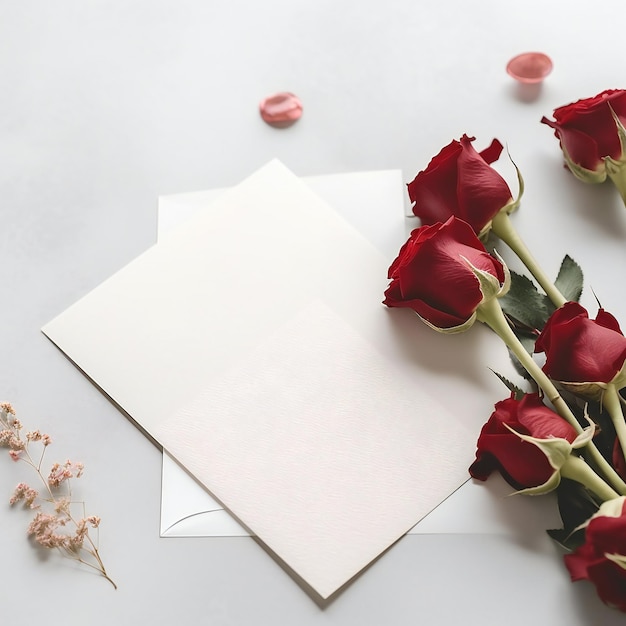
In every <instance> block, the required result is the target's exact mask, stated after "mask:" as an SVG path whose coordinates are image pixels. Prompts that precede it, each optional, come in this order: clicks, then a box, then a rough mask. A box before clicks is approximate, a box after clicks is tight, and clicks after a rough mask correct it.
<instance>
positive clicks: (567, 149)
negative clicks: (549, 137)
mask: <svg viewBox="0 0 626 626" xmlns="http://www.w3.org/2000/svg"><path fill="white" fill-rule="evenodd" d="M611 110H612V111H613V112H611ZM613 113H615V115H616V116H617V118H618V119H619V120H620V122H621V123H622V124H626V90H624V89H608V90H607V91H603V92H602V93H599V94H598V95H597V96H594V97H593V98H585V99H583V100H578V101H577V102H574V103H572V104H568V105H566V106H562V107H559V108H558V109H555V110H554V121H552V120H549V119H547V118H546V117H543V118H541V122H542V123H543V124H547V125H548V126H550V127H551V128H554V134H555V136H556V137H557V138H558V139H559V143H560V145H561V149H562V150H563V155H564V157H565V161H566V163H567V165H568V167H569V168H570V169H571V170H572V172H573V173H574V175H576V176H577V177H578V178H580V179H581V180H583V181H584V182H602V181H603V180H604V179H605V178H606V175H607V171H606V168H605V161H604V159H605V158H606V157H610V158H611V159H614V160H615V161H619V160H621V159H622V158H623V157H624V155H623V154H622V146H621V142H620V138H619V133H618V125H617V123H616V121H615V119H614V118H613Z"/></svg>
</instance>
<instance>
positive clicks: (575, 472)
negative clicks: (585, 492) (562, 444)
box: [560, 454, 619, 500]
mask: <svg viewBox="0 0 626 626" xmlns="http://www.w3.org/2000/svg"><path fill="white" fill-rule="evenodd" d="M560 472H561V476H562V477H563V478H569V479H571V480H575V481H576V482H578V483H580V484H581V485H584V486H585V487H587V489H590V490H591V491H593V492H594V493H595V494H596V495H597V496H599V497H600V498H602V499H603V500H613V499H614V498H619V494H618V493H616V492H615V491H613V489H611V487H609V486H608V485H607V484H606V483H605V482H604V481H603V480H602V479H601V478H600V477H599V476H598V475H597V474H596V473H595V472H594V471H593V470H592V469H591V468H590V467H589V465H587V463H585V462H584V461H583V460H582V459H581V458H580V457H578V456H574V455H571V454H570V456H569V457H568V458H567V460H566V461H565V463H564V464H563V465H562V466H561V470H560Z"/></svg>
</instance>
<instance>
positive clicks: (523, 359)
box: [476, 298, 626, 495]
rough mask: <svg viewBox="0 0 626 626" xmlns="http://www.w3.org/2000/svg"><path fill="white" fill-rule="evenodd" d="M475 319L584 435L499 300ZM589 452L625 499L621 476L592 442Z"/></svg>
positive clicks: (489, 302)
mask: <svg viewBox="0 0 626 626" xmlns="http://www.w3.org/2000/svg"><path fill="white" fill-rule="evenodd" d="M476 317H477V319H478V320H479V321H481V322H483V323H485V324H487V326H489V328H491V330H493V331H494V332H495V333H496V335H498V337H500V339H502V341H504V343H505V344H506V345H507V346H508V347H509V348H510V349H511V351H512V352H513V354H515V356H516V357H517V358H518V359H519V361H520V363H521V364H522V365H523V366H524V368H526V370H527V371H528V373H529V374H530V375H531V376H532V377H533V379H534V380H535V382H536V383H537V384H538V385H539V387H541V389H542V390H543V392H544V393H545V394H546V396H547V398H548V400H549V401H550V402H551V403H552V404H553V406H554V408H555V409H556V411H557V413H558V414H559V415H560V416H561V417H562V418H563V419H565V420H566V421H567V422H569V423H570V424H571V425H572V426H573V427H574V428H575V429H576V432H577V433H581V432H582V430H583V428H582V426H581V425H580V424H579V423H578V420H577V419H576V418H575V417H574V414H573V413H572V411H571V410H570V408H569V407H568V406H567V403H566V402H565V400H563V398H562V397H561V395H560V394H559V392H558V390H557V388H556V387H555V386H554V384H553V383H552V381H551V380H550V379H549V378H548V377H547V376H546V374H545V373H544V372H543V371H542V369H541V368H540V367H539V365H537V363H536V362H535V361H534V360H533V358H532V357H531V356H530V354H528V352H526V348H524V346H523V345H522V344H521V342H520V340H519V339H518V338H517V336H516V335H515V333H514V332H513V331H512V330H511V327H510V326H509V323H508V322H507V320H506V318H505V317H504V313H503V312H502V308H501V307H500V303H499V302H498V300H497V299H496V298H491V299H490V300H487V301H486V302H483V303H482V304H481V305H480V306H479V307H478V309H477V311H476ZM586 448H587V449H588V451H589V454H590V456H591V458H592V460H593V461H594V462H595V464H596V466H597V467H598V469H599V470H600V471H601V472H602V473H603V474H604V476H606V478H607V479H608V481H609V482H610V483H611V484H612V485H613V487H615V489H617V491H619V492H620V494H622V495H626V483H624V481H623V480H622V479H621V478H620V477H619V475H618V473H617V472H616V471H615V470H614V469H613V468H612V467H611V465H610V464H609V463H608V462H607V460H606V459H605V458H604V457H603V456H602V455H601V454H600V451H599V450H598V448H597V447H596V446H595V444H594V443H593V442H592V441H590V442H589V443H588V444H587V445H586Z"/></svg>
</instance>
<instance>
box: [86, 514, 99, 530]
mask: <svg viewBox="0 0 626 626" xmlns="http://www.w3.org/2000/svg"><path fill="white" fill-rule="evenodd" d="M86 519H87V522H88V523H89V524H91V526H92V527H93V528H98V526H100V518H99V517H98V516H97V515H90V516H89V517H88V518H86Z"/></svg>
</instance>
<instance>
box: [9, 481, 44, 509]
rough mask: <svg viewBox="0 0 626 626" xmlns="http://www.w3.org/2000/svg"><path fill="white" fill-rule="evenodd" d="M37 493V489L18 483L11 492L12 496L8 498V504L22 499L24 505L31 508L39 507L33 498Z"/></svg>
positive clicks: (35, 497)
mask: <svg viewBox="0 0 626 626" xmlns="http://www.w3.org/2000/svg"><path fill="white" fill-rule="evenodd" d="M38 495H39V494H38V493H37V491H35V490H34V489H32V488H31V487H29V486H28V485H27V484H26V483H20V484H19V485H18V486H17V487H16V488H15V491H14V492H13V496H11V499H10V500H9V504H11V505H13V504H15V503H16V502H20V501H21V500H23V501H24V505H25V506H27V507H29V508H31V509H37V508H39V505H38V504H35V500H36V499H37V496H38Z"/></svg>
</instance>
